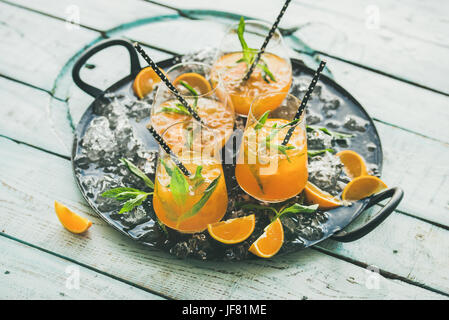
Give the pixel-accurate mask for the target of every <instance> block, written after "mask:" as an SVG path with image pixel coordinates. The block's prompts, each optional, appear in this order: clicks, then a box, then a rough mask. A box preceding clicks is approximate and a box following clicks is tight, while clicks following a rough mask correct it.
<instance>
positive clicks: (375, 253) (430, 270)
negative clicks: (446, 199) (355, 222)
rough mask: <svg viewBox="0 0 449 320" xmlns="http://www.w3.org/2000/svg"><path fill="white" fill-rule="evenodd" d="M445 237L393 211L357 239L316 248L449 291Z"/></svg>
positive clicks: (448, 246)
mask: <svg viewBox="0 0 449 320" xmlns="http://www.w3.org/2000/svg"><path fill="white" fill-rule="evenodd" d="M376 210H378V208H376ZM364 215H365V214H364ZM366 219H369V217H368V215H367V216H366V217H365V216H364V217H363V219H361V220H363V221H365V220H366ZM351 227H352V225H351ZM448 237H449V232H448V231H447V230H445V229H442V228H439V227H437V226H435V225H431V224H428V223H422V222H420V221H418V220H416V219H415V218H413V217H409V216H406V215H402V214H399V213H397V212H394V213H393V214H392V215H391V216H390V217H389V218H388V219H387V220H386V221H385V222H383V223H382V224H381V225H380V226H378V227H377V228H376V229H374V230H373V231H372V232H371V233H369V234H368V235H366V236H365V237H363V238H362V239H360V240H357V241H355V242H350V243H342V242H336V241H333V240H328V241H325V242H323V243H321V244H319V245H318V246H319V247H320V248H323V249H326V250H329V251H330V252H332V253H334V254H337V255H339V256H343V257H345V258H349V259H353V260H356V261H362V262H364V263H366V264H368V265H371V266H376V267H377V268H380V269H381V270H388V272H391V273H393V274H395V275H398V276H400V277H402V278H406V279H409V280H410V281H413V282H417V283H420V284H422V285H426V286H429V287H431V288H434V289H438V290H440V291H442V292H449V274H448V273H447V266H448V265H449V256H448V255H447V252H449V241H448Z"/></svg>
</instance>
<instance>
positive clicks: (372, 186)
mask: <svg viewBox="0 0 449 320" xmlns="http://www.w3.org/2000/svg"><path fill="white" fill-rule="evenodd" d="M386 188H388V187H387V185H386V184H385V183H384V182H383V181H382V180H380V179H379V178H378V177H375V176H361V177H358V178H355V179H354V180H352V181H351V182H349V183H348V184H347V185H346V187H345V188H344V189H343V193H342V194H341V198H342V199H343V200H348V201H355V200H360V199H363V198H366V197H369V196H371V195H373V194H376V193H378V192H380V191H382V190H383V189H386Z"/></svg>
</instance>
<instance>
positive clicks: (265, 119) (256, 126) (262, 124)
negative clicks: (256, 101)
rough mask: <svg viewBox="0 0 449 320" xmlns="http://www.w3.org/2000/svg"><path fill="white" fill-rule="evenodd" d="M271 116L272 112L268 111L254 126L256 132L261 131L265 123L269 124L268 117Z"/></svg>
mask: <svg viewBox="0 0 449 320" xmlns="http://www.w3.org/2000/svg"><path fill="white" fill-rule="evenodd" d="M269 115H270V110H268V111H266V112H265V113H264V114H263V115H262V116H261V117H260V119H259V121H258V123H257V124H256V125H255V126H254V130H256V131H257V130H259V129H261V128H262V127H263V126H264V125H265V122H267V119H268V116H269Z"/></svg>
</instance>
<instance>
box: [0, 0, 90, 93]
mask: <svg viewBox="0 0 449 320" xmlns="http://www.w3.org/2000/svg"><path fill="white" fill-rule="evenodd" d="M0 37H1V39H2V45H1V46H0V73H1V74H3V75H6V76H10V77H12V78H14V79H18V80H21V81H23V82H26V83H29V84H32V85H34V86H36V87H39V88H42V89H45V90H47V91H51V90H52V88H53V82H54V80H55V79H56V77H57V75H58V73H59V72H60V70H61V68H62V67H63V65H64V64H65V63H66V62H67V61H68V60H69V59H70V57H72V56H73V55H74V54H76V52H77V51H78V50H82V48H83V47H84V46H85V45H87V44H88V43H90V42H91V41H93V40H94V39H96V38H97V37H98V33H97V32H94V31H90V30H88V29H85V28H77V29H69V28H67V25H66V23H65V22H63V21H59V20H55V19H51V18H48V17H47V16H44V15H41V14H37V13H33V12H30V11H27V10H24V9H19V8H17V7H14V6H11V5H8V4H5V3H0Z"/></svg>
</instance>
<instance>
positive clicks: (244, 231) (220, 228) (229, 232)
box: [207, 214, 256, 244]
mask: <svg viewBox="0 0 449 320" xmlns="http://www.w3.org/2000/svg"><path fill="white" fill-rule="evenodd" d="M255 225H256V219H255V216H254V214H252V215H249V216H246V217H241V218H235V219H229V220H226V221H220V222H217V223H212V224H209V225H208V226H207V231H209V234H210V235H211V237H212V238H214V239H215V240H217V241H220V242H222V243H226V244H233V243H239V242H242V241H243V240H246V239H247V238H248V237H249V236H250V235H251V233H253V231H254V227H255Z"/></svg>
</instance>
